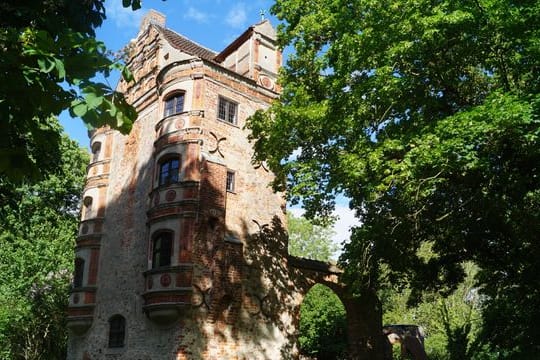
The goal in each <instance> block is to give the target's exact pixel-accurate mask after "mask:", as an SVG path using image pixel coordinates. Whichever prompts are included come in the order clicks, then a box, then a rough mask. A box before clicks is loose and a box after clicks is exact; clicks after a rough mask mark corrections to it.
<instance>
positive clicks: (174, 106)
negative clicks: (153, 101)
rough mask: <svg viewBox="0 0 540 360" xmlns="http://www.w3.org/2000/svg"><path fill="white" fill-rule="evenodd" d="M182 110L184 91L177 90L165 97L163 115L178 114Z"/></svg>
mask: <svg viewBox="0 0 540 360" xmlns="http://www.w3.org/2000/svg"><path fill="white" fill-rule="evenodd" d="M182 111H184V93H183V92H177V93H174V94H172V95H171V96H169V97H167V98H166V99H165V109H164V110H163V117H167V116H170V115H174V114H178V113H181V112H182Z"/></svg>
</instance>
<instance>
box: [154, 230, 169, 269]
mask: <svg viewBox="0 0 540 360" xmlns="http://www.w3.org/2000/svg"><path fill="white" fill-rule="evenodd" d="M172 240H173V234H172V233H170V232H160V233H159V234H157V235H156V236H155V237H154V244H153V250H152V269H155V268H158V267H162V266H169V265H171V255H172Z"/></svg>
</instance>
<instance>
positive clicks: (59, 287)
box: [0, 124, 89, 359]
mask: <svg viewBox="0 0 540 360" xmlns="http://www.w3.org/2000/svg"><path fill="white" fill-rule="evenodd" d="M55 126H57V125H56V124H55ZM59 152H60V154H61V160H60V168H59V169H57V170H56V171H55V172H54V173H51V174H49V175H48V176H47V177H46V178H45V179H43V180H42V181H40V182H37V183H34V184H23V185H14V184H12V183H9V182H7V181H6V180H5V179H2V181H1V182H0V187H2V192H3V193H9V194H10V197H9V201H7V202H2V205H1V206H0V229H2V230H1V232H0V273H1V274H2V277H1V278H0V359H65V356H66V353H65V352H66V340H67V326H66V321H65V318H66V317H65V314H66V307H67V299H68V294H69V289H70V279H71V274H72V273H73V246H74V239H75V237H76V234H77V224H78V213H79V202H80V196H79V195H80V193H81V192H82V185H83V181H84V178H85V174H86V165H87V164H88V160H89V159H88V154H87V152H86V151H84V150H83V149H80V148H79V147H78V146H77V144H76V143H75V142H74V141H72V140H69V139H68V138H67V136H66V135H62V137H61V142H60V148H59Z"/></svg>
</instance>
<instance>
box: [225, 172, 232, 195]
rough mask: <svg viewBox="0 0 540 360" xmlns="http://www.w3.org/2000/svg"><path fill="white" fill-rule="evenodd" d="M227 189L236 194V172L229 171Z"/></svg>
mask: <svg viewBox="0 0 540 360" xmlns="http://www.w3.org/2000/svg"><path fill="white" fill-rule="evenodd" d="M226 188H227V191H228V192H234V172H233V171H227V185H226Z"/></svg>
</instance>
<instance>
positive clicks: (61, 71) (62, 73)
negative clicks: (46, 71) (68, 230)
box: [54, 59, 66, 79]
mask: <svg viewBox="0 0 540 360" xmlns="http://www.w3.org/2000/svg"><path fill="white" fill-rule="evenodd" d="M54 63H55V65H56V70H57V71H58V77H59V78H60V79H65V77H66V68H65V67H64V63H63V62H62V61H61V60H60V59H54Z"/></svg>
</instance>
